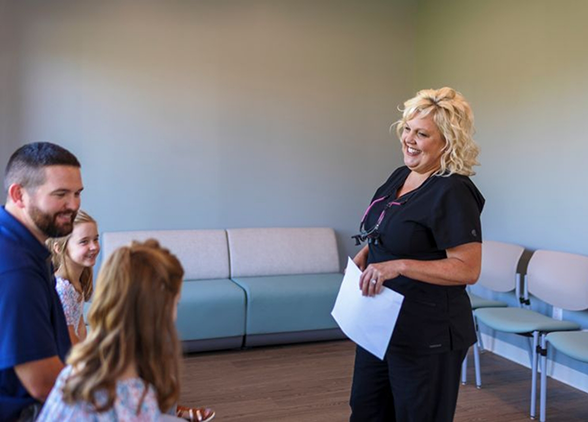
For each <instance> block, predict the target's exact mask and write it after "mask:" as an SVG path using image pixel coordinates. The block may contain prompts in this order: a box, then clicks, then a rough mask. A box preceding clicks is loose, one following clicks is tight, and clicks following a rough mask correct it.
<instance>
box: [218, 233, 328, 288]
mask: <svg viewBox="0 0 588 422" xmlns="http://www.w3.org/2000/svg"><path fill="white" fill-rule="evenodd" d="M227 236H228V240H229V249H230V260H231V277H255V276H267V275H272V276H274V275H287V274H319V273H336V272H339V254H338V251H337V241H336V238H335V232H334V230H333V229H330V228H253V229H229V230H227Z"/></svg>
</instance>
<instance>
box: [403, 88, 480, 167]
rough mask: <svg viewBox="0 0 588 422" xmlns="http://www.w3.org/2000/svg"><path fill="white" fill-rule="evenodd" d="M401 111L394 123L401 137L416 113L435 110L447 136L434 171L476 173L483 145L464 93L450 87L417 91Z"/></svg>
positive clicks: (436, 119)
mask: <svg viewBox="0 0 588 422" xmlns="http://www.w3.org/2000/svg"><path fill="white" fill-rule="evenodd" d="M400 111H402V118H401V119H400V120H399V121H397V122H396V123H394V125H396V133H397V135H398V137H399V138H400V139H401V135H402V130H403V128H404V126H405V125H406V123H407V122H408V121H409V120H412V119H413V118H415V117H416V116H417V115H418V116H420V117H425V116H428V115H430V114H432V116H433V121H434V122H435V124H436V125H437V128H438V129H439V131H440V132H441V135H443V139H444V140H445V147H444V148H443V153H442V155H441V167H440V168H439V170H438V171H437V172H435V175H437V176H449V175H451V174H453V173H456V174H461V175H464V176H473V175H474V174H476V172H475V171H474V170H473V167H474V166H476V165H480V163H479V162H478V160H477V157H478V154H479V153H480V148H479V147H478V145H477V144H476V142H475V141H474V139H473V135H474V114H473V113H472V109H471V107H470V105H469V104H468V102H467V101H466V99H465V98H464V97H463V95H461V93H459V92H457V91H456V90H454V89H453V88H448V87H444V88H441V89H423V90H422V91H419V92H417V94H416V96H415V97H414V98H411V99H410V100H408V101H406V102H405V103H404V108H402V109H400ZM394 125H392V126H394ZM401 142H402V140H401Z"/></svg>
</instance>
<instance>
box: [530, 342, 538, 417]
mask: <svg viewBox="0 0 588 422" xmlns="http://www.w3.org/2000/svg"><path fill="white" fill-rule="evenodd" d="M537 346H539V331H533V350H532V352H531V353H532V356H533V357H532V359H531V411H530V412H529V414H530V415H531V419H535V409H536V407H537Z"/></svg>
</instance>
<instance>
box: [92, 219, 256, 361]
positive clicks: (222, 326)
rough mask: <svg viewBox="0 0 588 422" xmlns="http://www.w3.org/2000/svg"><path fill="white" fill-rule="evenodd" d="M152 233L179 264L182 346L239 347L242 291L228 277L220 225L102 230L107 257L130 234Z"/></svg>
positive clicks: (143, 237)
mask: <svg viewBox="0 0 588 422" xmlns="http://www.w3.org/2000/svg"><path fill="white" fill-rule="evenodd" d="M149 238H154V239H157V240H158V241H159V242H160V243H161V245H163V246H165V247H166V248H168V249H169V250H170V251H172V252H173V253H174V254H175V255H176V256H177V257H178V259H179V260H180V261H181V263H182V266H183V267H184V272H185V275H184V283H183V285H182V296H181V298H180V303H179V305H178V320H177V328H178V333H179V336H180V339H181V340H182V345H183V348H184V351H185V352H194V351H206V350H217V349H232V348H238V347H241V346H242V344H243V337H244V335H245V293H244V292H243V289H241V288H240V287H239V286H238V285H236V284H235V283H233V282H232V281H231V280H230V279H229V250H228V246H227V234H226V232H225V231H224V230H156V231H131V232H110V233H104V234H103V235H102V245H103V246H102V252H103V256H105V257H107V256H108V255H109V254H110V253H111V252H112V251H113V250H114V249H116V248H118V247H119V246H122V245H125V244H129V243H130V242H131V241H132V240H140V241H142V240H146V239H149Z"/></svg>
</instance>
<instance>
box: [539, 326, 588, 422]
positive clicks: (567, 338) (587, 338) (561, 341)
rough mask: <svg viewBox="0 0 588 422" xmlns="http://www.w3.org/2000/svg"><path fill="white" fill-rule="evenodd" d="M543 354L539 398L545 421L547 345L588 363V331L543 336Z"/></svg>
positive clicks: (540, 410) (541, 416) (540, 417)
mask: <svg viewBox="0 0 588 422" xmlns="http://www.w3.org/2000/svg"><path fill="white" fill-rule="evenodd" d="M543 340H544V341H542V346H541V347H542V349H543V350H545V353H544V354H543V353H542V355H541V393H540V398H539V420H540V421H541V422H545V420H546V412H547V409H546V408H547V346H551V348H552V349H555V350H557V351H558V352H561V353H563V354H565V355H568V356H569V357H571V358H573V359H576V360H579V361H580V362H584V363H588V332H587V331H570V332H557V333H550V334H547V336H545V337H544V338H543Z"/></svg>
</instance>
